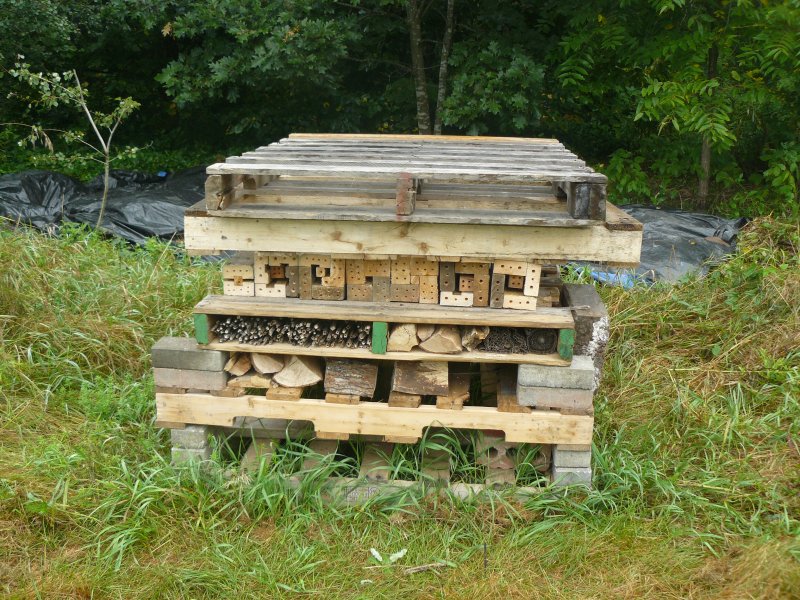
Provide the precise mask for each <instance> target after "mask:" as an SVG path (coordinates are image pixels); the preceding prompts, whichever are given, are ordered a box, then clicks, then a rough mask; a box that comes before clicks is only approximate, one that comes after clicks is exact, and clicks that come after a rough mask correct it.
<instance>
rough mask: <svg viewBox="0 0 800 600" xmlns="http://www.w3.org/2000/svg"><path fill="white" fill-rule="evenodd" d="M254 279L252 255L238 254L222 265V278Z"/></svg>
mask: <svg viewBox="0 0 800 600" xmlns="http://www.w3.org/2000/svg"><path fill="white" fill-rule="evenodd" d="M236 277H241V278H242V279H253V258H252V256H242V255H238V254H237V255H236V256H233V257H232V258H230V259H229V261H228V262H227V263H225V264H224V265H222V278H223V279H234V278H236Z"/></svg>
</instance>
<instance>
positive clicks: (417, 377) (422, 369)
mask: <svg viewBox="0 0 800 600" xmlns="http://www.w3.org/2000/svg"><path fill="white" fill-rule="evenodd" d="M449 389H450V383H449V379H448V370H447V363H446V362H428V361H424V362H406V361H397V362H396V363H395V364H394V372H393V373H392V390H393V391H396V392H404V393H406V394H420V395H422V396H426V395H430V396H442V395H446V394H447V393H448V390H449Z"/></svg>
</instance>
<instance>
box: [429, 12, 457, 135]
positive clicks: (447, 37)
mask: <svg viewBox="0 0 800 600" xmlns="http://www.w3.org/2000/svg"><path fill="white" fill-rule="evenodd" d="M454 5H455V0H447V17H446V18H445V23H444V39H443V40H442V56H441V58H440V60H439V89H438V93H437V94H436V118H435V120H434V123H433V133H434V134H435V135H442V108H443V106H444V99H445V96H446V95H447V63H448V61H449V60H450V48H451V47H452V45H453V12H454Z"/></svg>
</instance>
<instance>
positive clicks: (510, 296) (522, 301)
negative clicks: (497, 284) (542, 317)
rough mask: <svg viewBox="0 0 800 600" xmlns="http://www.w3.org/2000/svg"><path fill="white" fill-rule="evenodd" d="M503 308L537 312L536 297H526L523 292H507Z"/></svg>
mask: <svg viewBox="0 0 800 600" xmlns="http://www.w3.org/2000/svg"><path fill="white" fill-rule="evenodd" d="M503 308H514V309H517V310H536V297H535V296H533V297H532V296H526V295H525V294H523V293H522V292H517V291H506V293H505V295H504V296H503Z"/></svg>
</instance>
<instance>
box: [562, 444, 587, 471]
mask: <svg viewBox="0 0 800 600" xmlns="http://www.w3.org/2000/svg"><path fill="white" fill-rule="evenodd" d="M553 465H554V466H556V467H571V468H588V467H591V466H592V452H591V450H589V451H580V450H563V449H561V448H560V447H559V446H558V444H556V445H555V446H554V447H553Z"/></svg>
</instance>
